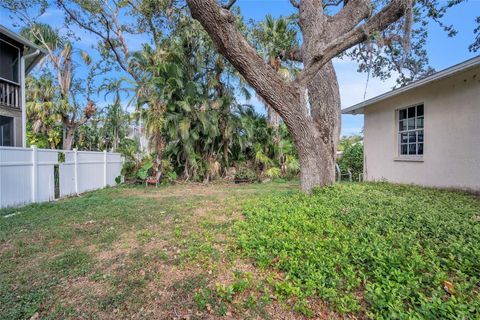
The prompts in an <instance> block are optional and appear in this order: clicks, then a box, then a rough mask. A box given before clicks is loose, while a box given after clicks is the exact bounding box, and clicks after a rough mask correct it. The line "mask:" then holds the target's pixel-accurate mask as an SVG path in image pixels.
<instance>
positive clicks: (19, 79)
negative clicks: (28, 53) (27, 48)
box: [0, 39, 23, 86]
mask: <svg viewBox="0 0 480 320" xmlns="http://www.w3.org/2000/svg"><path fill="white" fill-rule="evenodd" d="M0 41H2V42H4V43H6V44H8V45H9V46H12V47H14V48H15V49H17V51H18V58H17V59H18V63H17V64H18V82H15V81H12V80H8V79H5V78H3V77H0V79H1V80H3V81H5V82H8V83H11V84H14V85H17V86H20V84H21V82H22V77H23V75H22V74H21V70H20V59H21V54H20V51H21V50H20V48H19V47H17V46H16V45H14V44H12V43H10V42H8V41H6V40H3V39H0Z"/></svg>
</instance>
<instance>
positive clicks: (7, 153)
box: [0, 146, 122, 208]
mask: <svg viewBox="0 0 480 320" xmlns="http://www.w3.org/2000/svg"><path fill="white" fill-rule="evenodd" d="M61 154H63V155H64V156H63V158H64V161H63V159H62V161H59V158H62V156H60V155H61ZM56 167H57V168H56ZM121 169H122V156H121V155H120V154H119V153H109V152H92V151H76V150H73V151H64V150H47V149H37V147H35V146H33V147H32V148H13V147H0V208H6V207H17V206H21V205H25V204H29V203H36V202H45V201H51V200H55V199H56V198H59V197H65V196H69V195H76V194H80V193H82V192H85V191H90V190H95V189H101V188H104V187H106V186H114V185H115V178H116V177H118V176H120V172H121Z"/></svg>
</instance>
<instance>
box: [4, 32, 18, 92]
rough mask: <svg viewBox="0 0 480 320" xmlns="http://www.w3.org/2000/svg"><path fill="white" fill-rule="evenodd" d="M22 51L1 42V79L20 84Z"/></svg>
mask: <svg viewBox="0 0 480 320" xmlns="http://www.w3.org/2000/svg"><path fill="white" fill-rule="evenodd" d="M19 59H20V49H18V48H17V47H14V46H12V45H11V44H9V43H8V42H5V41H3V40H0V78H2V79H4V80H8V81H12V82H15V83H19V82H20V79H19V76H18V73H19V69H18V68H19Z"/></svg>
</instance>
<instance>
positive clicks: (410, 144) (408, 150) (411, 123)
mask: <svg viewBox="0 0 480 320" xmlns="http://www.w3.org/2000/svg"><path fill="white" fill-rule="evenodd" d="M423 125H424V112H423V104H419V105H416V106H412V107H408V108H405V109H400V110H399V111H398V145H399V155H400V156H422V155H423V144H424V141H423Z"/></svg>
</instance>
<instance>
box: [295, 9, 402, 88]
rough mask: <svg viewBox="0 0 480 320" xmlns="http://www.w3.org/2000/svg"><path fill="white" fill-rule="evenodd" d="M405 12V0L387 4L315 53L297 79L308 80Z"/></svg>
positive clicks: (301, 81)
mask: <svg viewBox="0 0 480 320" xmlns="http://www.w3.org/2000/svg"><path fill="white" fill-rule="evenodd" d="M404 13H405V2H404V1H403V0H393V1H391V2H390V3H389V4H388V5H387V6H385V7H384V8H383V9H382V10H380V12H378V13H377V14H376V15H374V16H373V17H371V18H370V19H368V20H367V21H366V22H365V23H363V24H362V25H360V26H358V27H357V28H355V29H353V30H351V31H349V32H347V33H345V34H344V35H342V36H340V37H338V38H335V39H334V40H333V41H331V42H330V43H329V44H327V45H326V46H325V47H324V48H323V50H322V51H321V52H320V53H319V54H317V55H315V56H314V57H313V59H312V60H311V61H310V63H309V65H308V66H306V67H305V69H304V71H303V72H302V74H301V75H300V77H299V78H298V79H297V81H298V82H299V83H303V82H308V80H309V79H311V78H312V77H313V76H315V74H316V73H317V72H318V71H319V70H320V69H321V68H322V66H323V65H325V63H327V62H328V61H330V60H331V59H333V58H334V57H336V56H337V55H339V54H340V53H342V52H344V51H345V50H348V49H350V48H351V47H353V46H354V45H356V44H359V43H361V42H363V41H365V40H367V39H368V37H369V36H371V35H372V34H373V33H374V32H376V31H382V30H384V29H385V28H387V27H388V26H389V25H391V24H392V23H394V22H395V21H397V20H398V19H400V18H401V17H402V16H403V15H404Z"/></svg>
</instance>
